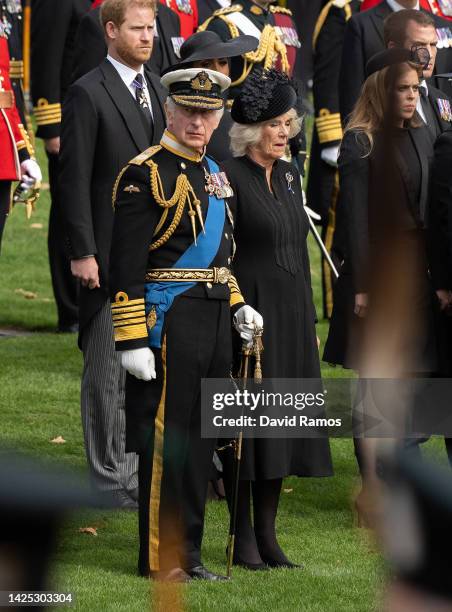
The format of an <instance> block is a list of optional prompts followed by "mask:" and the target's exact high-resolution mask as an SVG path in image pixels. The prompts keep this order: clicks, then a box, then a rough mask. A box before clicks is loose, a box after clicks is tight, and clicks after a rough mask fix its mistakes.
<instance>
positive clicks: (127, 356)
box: [121, 347, 157, 380]
mask: <svg viewBox="0 0 452 612" xmlns="http://www.w3.org/2000/svg"><path fill="white" fill-rule="evenodd" d="M121 365H122V367H123V368H124V369H125V370H127V372H129V374H132V376H135V377H136V378H139V379H140V380H152V379H153V378H157V375H156V373H155V358H154V353H153V352H152V351H151V349H150V348H147V347H143V348H139V349H132V350H131V351H122V352H121Z"/></svg>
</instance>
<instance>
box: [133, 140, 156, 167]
mask: <svg viewBox="0 0 452 612" xmlns="http://www.w3.org/2000/svg"><path fill="white" fill-rule="evenodd" d="M161 148H162V147H161V146H160V145H153V146H152V147H149V149H146V150H145V151H143V152H142V153H140V154H139V155H137V156H136V157H134V158H133V159H131V160H130V161H129V164H128V165H130V164H133V165H134V166H141V165H142V164H144V162H145V161H147V160H148V159H150V158H151V157H152V156H153V155H155V154H156V153H158V152H159V151H160V150H161Z"/></svg>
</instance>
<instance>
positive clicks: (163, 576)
mask: <svg viewBox="0 0 452 612" xmlns="http://www.w3.org/2000/svg"><path fill="white" fill-rule="evenodd" d="M141 576H143V577H144V578H152V580H156V581H157V582H180V583H184V582H190V581H191V578H190V576H189V575H188V574H187V573H186V572H184V570H183V569H181V568H180V567H174V568H173V569H170V570H160V571H159V572H149V573H148V574H141Z"/></svg>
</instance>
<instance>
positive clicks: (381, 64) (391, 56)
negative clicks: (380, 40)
mask: <svg viewBox="0 0 452 612" xmlns="http://www.w3.org/2000/svg"><path fill="white" fill-rule="evenodd" d="M429 61H430V53H429V52H428V50H427V49H425V47H413V48H412V49H404V48H402V47H392V48H391V49H385V50H384V51H379V52H378V53H375V55H372V57H371V58H370V59H369V61H368V62H367V64H366V77H369V76H370V75H371V74H374V72H378V71H379V70H383V68H387V67H388V66H395V65H396V64H403V63H405V62H412V63H413V64H419V67H424V66H427V64H428V63H429Z"/></svg>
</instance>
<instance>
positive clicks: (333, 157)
mask: <svg viewBox="0 0 452 612" xmlns="http://www.w3.org/2000/svg"><path fill="white" fill-rule="evenodd" d="M338 157H339V145H334V146H333V147H326V149H322V150H321V152H320V158H321V159H322V160H323V161H324V162H325V163H326V164H328V165H329V166H333V168H337V158H338Z"/></svg>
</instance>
